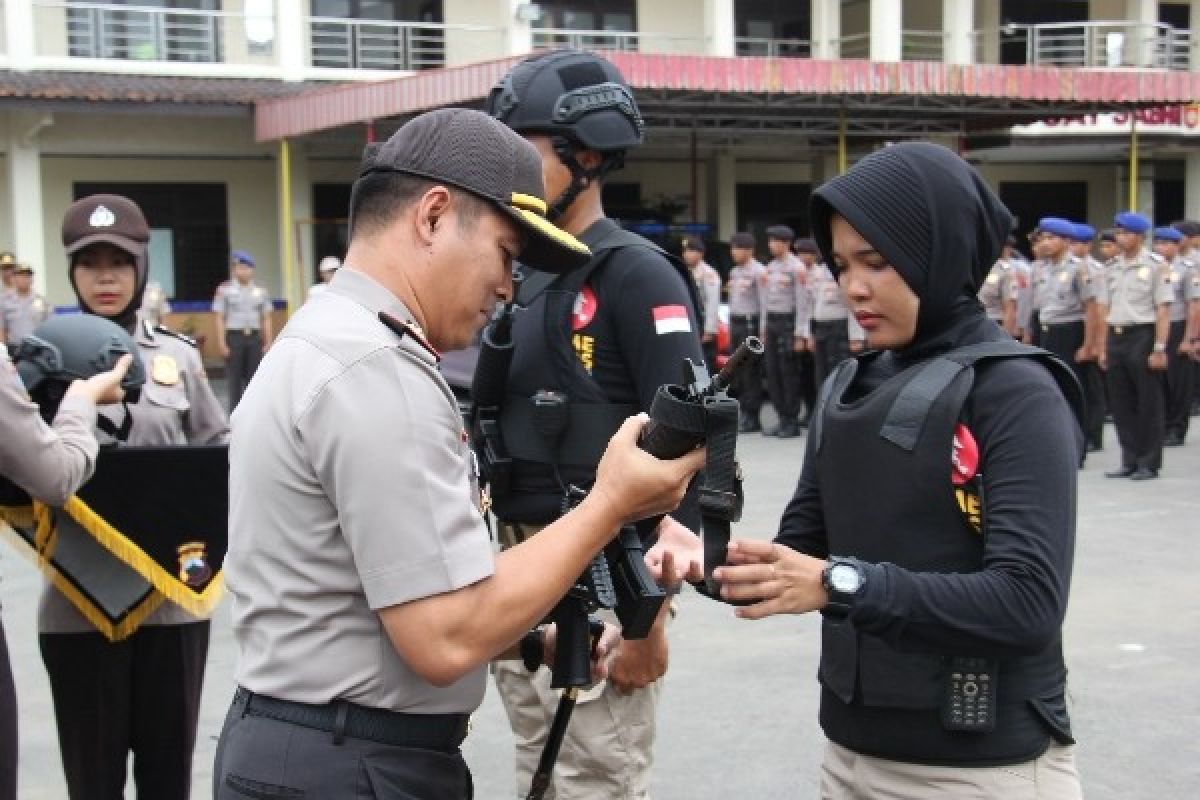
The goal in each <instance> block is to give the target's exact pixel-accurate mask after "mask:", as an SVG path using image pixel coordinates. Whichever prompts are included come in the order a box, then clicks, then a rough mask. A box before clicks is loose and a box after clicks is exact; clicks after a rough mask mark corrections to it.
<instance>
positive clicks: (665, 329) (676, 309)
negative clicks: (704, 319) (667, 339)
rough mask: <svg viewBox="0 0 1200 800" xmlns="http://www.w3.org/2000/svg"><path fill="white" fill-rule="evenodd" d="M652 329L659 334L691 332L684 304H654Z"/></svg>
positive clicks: (690, 323) (690, 324)
mask: <svg viewBox="0 0 1200 800" xmlns="http://www.w3.org/2000/svg"><path fill="white" fill-rule="evenodd" d="M651 313H653V314H654V331H655V333H657V334H658V335H659V336H662V335H663V334H664V333H691V332H692V322H691V320H689V319H688V313H687V308H686V307H685V306H655V307H654V308H653V309H652V310H651Z"/></svg>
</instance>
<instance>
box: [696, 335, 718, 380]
mask: <svg viewBox="0 0 1200 800" xmlns="http://www.w3.org/2000/svg"><path fill="white" fill-rule="evenodd" d="M700 352H701V353H703V354H704V366H706V367H707V368H708V372H709V374H710V375H716V374H717V340H716V338H714V339H713V340H712V341H711V342H706V341H704V340H703V339H701V341H700Z"/></svg>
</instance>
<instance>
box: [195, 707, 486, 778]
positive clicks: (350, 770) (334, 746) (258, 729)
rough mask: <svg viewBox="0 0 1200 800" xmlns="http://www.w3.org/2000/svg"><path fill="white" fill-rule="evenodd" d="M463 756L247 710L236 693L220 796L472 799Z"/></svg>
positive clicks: (217, 772) (224, 732)
mask: <svg viewBox="0 0 1200 800" xmlns="http://www.w3.org/2000/svg"><path fill="white" fill-rule="evenodd" d="M473 794H474V790H473V788H472V786H471V772H470V770H468V769H467V763H466V762H465V761H464V760H463V757H462V753H459V752H455V753H444V752H439V751H437V750H424V749H418V748H414V747H397V746H395V745H387V744H379V743H376V742H371V741H367V740H365V739H355V738H352V737H344V738H342V739H341V740H340V741H338V742H336V743H335V741H334V736H333V734H332V733H327V732H325V731H319V730H314V729H312V728H304V727H301V726H299V725H293V724H291V723H288V722H281V721H279V720H275V719H268V718H267V717H259V716H254V715H252V714H246V713H245V700H244V699H242V698H235V699H234V701H233V703H232V704H231V705H230V707H229V713H228V714H227V715H226V716H225V726H224V728H222V729H221V738H220V741H218V742H217V756H216V763H215V764H214V765H213V800H246V798H304V799H305V800H470V798H471V797H472V796H473Z"/></svg>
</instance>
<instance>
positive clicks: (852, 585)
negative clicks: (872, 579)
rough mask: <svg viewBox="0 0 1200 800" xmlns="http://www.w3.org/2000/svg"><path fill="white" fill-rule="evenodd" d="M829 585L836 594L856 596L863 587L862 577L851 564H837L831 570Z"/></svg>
mask: <svg viewBox="0 0 1200 800" xmlns="http://www.w3.org/2000/svg"><path fill="white" fill-rule="evenodd" d="M829 585H830V586H832V587H833V589H834V591H836V592H841V593H843V594H854V593H855V592H857V591H858V590H859V587H861V586H862V575H860V574H859V572H858V570H856V569H855V568H854V567H852V566H850V565H849V564H835V565H834V566H833V569H831V570H829Z"/></svg>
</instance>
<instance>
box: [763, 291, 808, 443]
mask: <svg viewBox="0 0 1200 800" xmlns="http://www.w3.org/2000/svg"><path fill="white" fill-rule="evenodd" d="M795 336H796V317H795V315H794V314H767V341H766V342H765V344H766V352H765V353H764V354H763V355H764V356H766V362H767V392H768V394H770V396H771V405H773V406H775V411H776V413H777V414H779V420H780V422H787V421H788V420H795V419H796V417H797V415H798V414H799V413H800V364H799V361H798V359H797V358H796V353H795V351H794V350H793V345H794V344H795Z"/></svg>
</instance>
